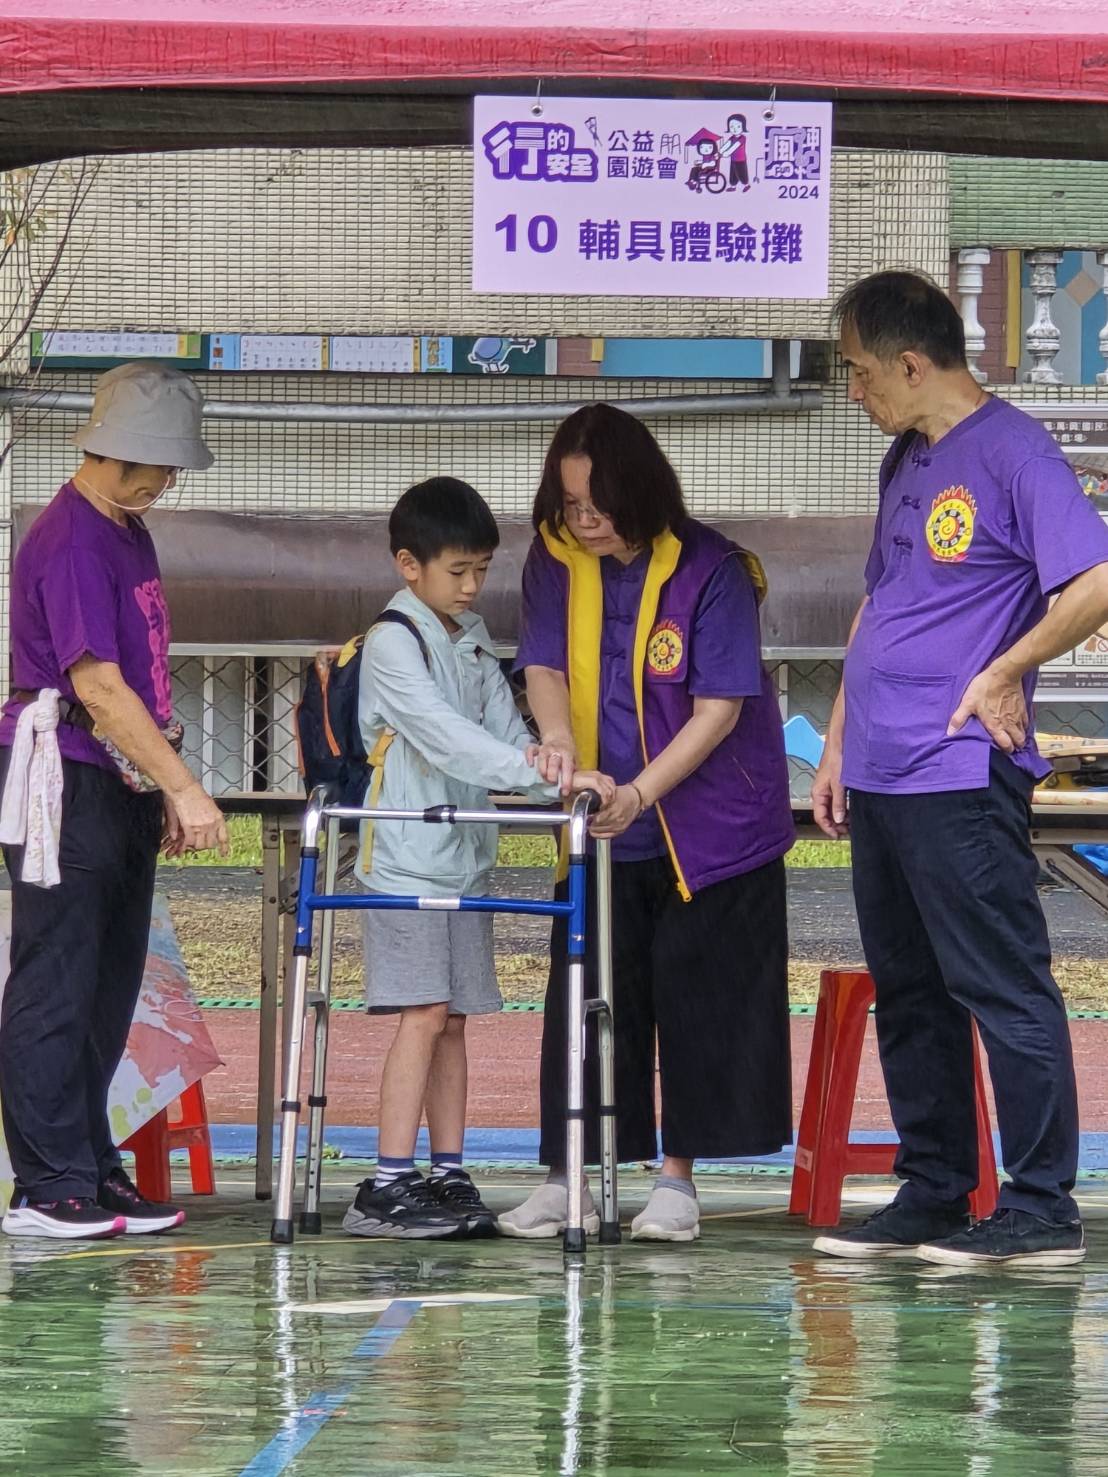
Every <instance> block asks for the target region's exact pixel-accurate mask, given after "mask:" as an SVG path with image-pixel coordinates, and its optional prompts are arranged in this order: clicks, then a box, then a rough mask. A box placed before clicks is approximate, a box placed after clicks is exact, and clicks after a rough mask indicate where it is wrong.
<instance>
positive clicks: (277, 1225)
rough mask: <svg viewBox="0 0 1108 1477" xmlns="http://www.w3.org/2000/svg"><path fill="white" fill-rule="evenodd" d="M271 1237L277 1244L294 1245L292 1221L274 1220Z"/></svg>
mask: <svg viewBox="0 0 1108 1477" xmlns="http://www.w3.org/2000/svg"><path fill="white" fill-rule="evenodd" d="M269 1239H270V1240H271V1241H272V1242H274V1243H275V1244H276V1245H277V1246H291V1245H292V1221H274V1222H273V1226H272V1228H271V1229H270V1232H269Z"/></svg>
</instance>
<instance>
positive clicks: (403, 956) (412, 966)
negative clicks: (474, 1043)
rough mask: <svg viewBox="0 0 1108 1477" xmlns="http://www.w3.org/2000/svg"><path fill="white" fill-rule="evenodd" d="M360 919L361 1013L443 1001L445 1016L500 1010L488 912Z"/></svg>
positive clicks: (393, 912) (383, 913) (371, 912)
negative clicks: (362, 953) (447, 1008)
mask: <svg viewBox="0 0 1108 1477" xmlns="http://www.w3.org/2000/svg"><path fill="white" fill-rule="evenodd" d="M362 919H363V924H364V928H363V934H362V937H363V940H364V944H365V1003H366V1009H367V1010H369V1011H371V1012H372V1013H374V1014H379V1015H386V1014H393V1013H395V1012H396V1011H398V1010H403V1009H404V1008H405V1006H409V1005H440V1004H442V1003H443V1002H444V1001H445V1002H447V1003H448V1004H449V1006H450V1013H451V1015H492V1014H494V1013H495V1012H496V1011H498V1010H500V1009H501V1008H502V1006H503V1004H504V1002H503V1000H502V999H501V998H500V989H499V987H498V986H497V983H496V967H495V965H494V963H493V950H492V914H491V913H446V912H444V913H435V912H428V913H417V912H410V913H409V912H406V911H400V910H398V909H392V908H388V909H384V908H383V909H381V910H380V911H378V910H377V909H374V908H370V909H367V910H366V912H364V913H363V914H362Z"/></svg>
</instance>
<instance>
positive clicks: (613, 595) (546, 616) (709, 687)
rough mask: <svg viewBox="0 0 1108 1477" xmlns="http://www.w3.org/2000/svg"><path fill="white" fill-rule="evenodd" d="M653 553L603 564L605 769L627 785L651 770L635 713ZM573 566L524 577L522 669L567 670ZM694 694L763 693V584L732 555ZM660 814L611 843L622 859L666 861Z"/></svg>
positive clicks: (717, 580)
mask: <svg viewBox="0 0 1108 1477" xmlns="http://www.w3.org/2000/svg"><path fill="white" fill-rule="evenodd" d="M649 567H650V555H649V553H648V552H645V551H644V552H643V553H642V554H640V555H639V556H638V558H637V559H634V560H632V561H631V563H630V564H621V563H620V562H619V560H618V559H612V558H608V557H606V558H603V559H601V561H600V576H601V583H602V585H603V590H604V623H603V626H602V628H601V633H600V715H599V735H598V736H599V741H600V758H599V763H600V768H601V770H602V771H603V773H605V774H609V775H611V777H612V778H613V779H614V780H615V781H616V783H617V784H621V785H622V784H627V783H628V782H629V781H631V780H633V779H635V778H636V777H637V776H638V775H639V774H641V772H642V770H643V766H644V761H643V751H642V739H641V737H640V734H639V720H638V717H637V715H636V713H635V689H634V680H633V665H634V651H635V626H636V622H637V619H638V613H639V605H640V602H641V600H642V592H643V585H644V583H645V581H646V573H647V570H648V568H649ZM567 591H568V581H567V577H566V571H565V569H564V568H563V567H562V566H561V565H558V564H553V563H552V561H550V560H546V559H543V560H539V559H534V558H531V559H528V561H527V563H526V565H525V567H524V571H523V604H522V609H521V612H520V636H519V650H518V652H517V654H516V669H517V670H522V669H523V668H524V667H550V668H552V669H553V670H554V671H559V672H565V671H566V598H567ZM688 684H689V691H690V693H692V695H693V696H694V697H718V698H738V697H754V696H756V695H757V694H758V693H760V692H761V690H762V653H761V646H760V640H759V627H758V603H757V599H756V597H755V594H754V587H753V585H752V584H751V582H750V578H749V576H748V575H747V573H746V571H745V569H744V568H743V567H742V565H741V563H740V562H739V560H738V559H727V560H725V561H724V563H723V564H721V565H720V567H719V569H718V570H717V571H716V573H715V574H714V575H713V576H712V578H711V580H710V581H709V582H708V586H707V588H706V589H705V591H704V594H703V596H702V597H701V600H700V605H699V607H698V609H697V612H696V617H695V619H694V621H693V626H692V635H691V639H690V642H689V665H688ZM665 854H666V842H665V837H664V835H663V834H662V827H661V823H660V822H659V820H658V814H657V811H656V810H654V809H653V808H651V809H650V810H647V811H646V812H645V813H644V814H643V815H642V816H641V817H640V818H639V819H638V820H637V821H636V822H635V824H634V825H633V826H631V827H630V828H629V829H628V830H626V831H625V832H624V833H623V835H622V836H617V837H616V838H615V840H614V841H613V842H612V856H613V857H614V858H616V859H617V860H619V861H645V860H647V859H648V858H650V857H658V856H665Z"/></svg>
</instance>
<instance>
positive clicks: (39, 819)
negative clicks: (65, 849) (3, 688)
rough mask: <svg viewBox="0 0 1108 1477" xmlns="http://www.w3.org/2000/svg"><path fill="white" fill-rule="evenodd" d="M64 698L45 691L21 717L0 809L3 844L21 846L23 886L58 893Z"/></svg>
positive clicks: (48, 689) (0, 838) (0, 835)
mask: <svg viewBox="0 0 1108 1477" xmlns="http://www.w3.org/2000/svg"><path fill="white" fill-rule="evenodd" d="M60 697H61V694H60V693H59V692H58V691H57V689H56V688H54V687H44V688H43V689H42V691H41V692H40V693H39V695H38V697H37V698H36V699H35V701H34V702H33V703H28V704H27V706H26V707H25V708H24V709H23V711H22V713H20V715H19V721H18V722H17V724H16V727H15V741H14V743H13V744H12V749H11V758H10V760H9V762H8V777H7V781H6V782H5V785H4V798H3V802H2V804H0V843H2V844H3V845H5V846H22V848H23V869H22V872H21V875H20V881H22V882H29V883H31V884H32V885H33V886H35V887H57V885H58V883H59V882H60V881H61V880H62V876H61V871H60V869H59V866H58V852H59V848H60V846H61V836H62V783H63V779H62V756H61V750H60V749H59V748H58V719H59V715H58V702H59V700H60Z"/></svg>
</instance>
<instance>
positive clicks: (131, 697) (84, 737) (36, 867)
mask: <svg viewBox="0 0 1108 1477" xmlns="http://www.w3.org/2000/svg"><path fill="white" fill-rule="evenodd" d="M200 418H201V399H200V395H199V392H198V391H197V389H196V387H195V386H194V385H193V384H192V382H191V381H190V380H189V379H188V378H186V376H185V375H183V374H180V373H179V372H178V371H176V370H173V369H169V368H166V367H165V366H163V365H160V364H153V363H137V364H124V365H121V366H120V367H119V368H118V369H113V370H112V371H111V372H110V373H108V374H106V375H104V376H103V377H102V378H101V379H100V380H99V382H98V384H97V388H96V396H95V400H94V402H93V407H92V413H91V415H90V417H89V420H88V423H87V424H86V425H84V426H82V427H81V428H80V429H79V430H78V431H77V432H76V434H75V435H74V437H73V441H74V444H75V445H76V446H77V447H79V448H80V450H81V451H83V452H84V459H83V461H82V462H81V465H80V468H79V469H78V471H77V472H76V473H75V474H74V476H73V477H72V478H71V479H70V481H68V482H67V483H66V484H65V485H64V486H63V487H62V488H61V489H60V490H59V492H58V493H57V495H56V496H55V497H54V499H53V501H52V502H51V503H50V504H49V506H48V507H47V508H46V509H45V510H44V511H43V512H42V514H41V515H40V516H39V517H38V519H37V520H36V521H35V523H34V525H33V526H32V528H31V529H30V531H29V533H28V534H27V536H26V538H25V539H24V541H23V543H22V544H21V546H20V548H19V551H18V553H17V554H16V557H15V562H14V566H13V570H12V585H11V668H12V695H11V697H10V698H9V700H8V703H7V704H6V706H5V708H4V711H3V716H2V718H0V775H2V777H3V786H4V798H3V809H2V813H0V840H2V841H3V842H4V843H5V844H4V858H5V861H6V863H7V867H8V872H9V874H10V876H11V886H12V937H11V969H10V973H9V976H8V982H7V986H6V988H5V991H4V1000H3V1010H2V1014H0V1099H2V1107H3V1122H4V1134H5V1137H6V1139H7V1145H8V1151H9V1153H10V1155H11V1160H12V1166H13V1171H14V1179H15V1184H14V1189H13V1193H12V1200H11V1205H10V1207H9V1209H8V1212H7V1214H6V1215H5V1216H4V1219H3V1229H4V1231H5V1232H7V1234H8V1235H11V1236H49V1237H56V1238H84V1237H90V1236H113V1235H119V1234H120V1233H122V1232H131V1233H135V1232H143V1231H145V1232H151V1231H164V1230H168V1229H169V1228H170V1227H172V1226H176V1225H179V1224H180V1223H181V1222H182V1221H183V1220H184V1214H183V1213H182V1212H181V1211H178V1210H177V1209H176V1208H175V1207H174V1206H171V1205H153V1204H151V1203H150V1202H149V1201H146V1200H144V1199H143V1197H142V1196H141V1195H139V1193H138V1191H137V1190H136V1189H135V1187H134V1185H133V1184H132V1183H131V1181H130V1179H129V1178H128V1177H127V1175H126V1174H125V1173H124V1171H123V1169H122V1167H121V1165H120V1158H119V1153H118V1151H117V1150H116V1148H115V1145H114V1144H113V1142H112V1136H111V1130H110V1125H109V1122H108V1114H107V1101H108V1089H109V1086H110V1084H111V1080H112V1077H113V1075H114V1073H115V1069H116V1067H117V1066H118V1064H119V1061H120V1059H121V1057H122V1055H123V1051H124V1048H125V1046H126V1042H127V1033H128V1030H129V1028H130V1024H131V1017H132V1015H133V1013H134V1008H135V1003H136V1001H137V999H138V994H139V989H140V986H141V983H142V976H143V967H144V964H145V960H146V949H147V941H148V937H149V932H150V910H151V903H152V898H153V891H154V870H155V864H156V860H157V855H158V850H159V846H160V844H161V843H163V842H164V843H165V846H166V849H167V852H169V853H170V854H178V853H180V852H182V851H199V850H205V849H208V848H210V847H219V848H220V849H222V850H224V851H225V850H226V844H227V834H226V828H225V826H224V823H223V819H222V817H221V815H220V812H219V810H218V808H217V807H216V805H215V802H214V801H213V800H212V798H211V797H210V796H209V795H208V794H207V793H206V792H205V791H204V789H203V788H202V786H201V785H200V784H199V782H198V781H197V780H196V779H195V777H194V776H193V775H192V774H191V773H190V772H189V770H188V769H186V768H185V765H184V764H183V763H182V761H181V759H180V757H179V756H178V753H177V749H178V748H179V747H180V741H179V735H180V729H179V727H178V726H176V725H174V723H173V709H172V695H171V688H170V677H169V618H168V612H167V610H166V605H165V599H164V596H163V594H162V586H161V579H160V576H159V571H158V560H157V556H156V554H155V552H154V545H153V542H152V540H151V538H150V535H149V533H148V532H147V530H146V528H145V527H144V525H143V522H142V517H141V515H142V514H143V513H144V512H146V510H147V509H148V508H150V507H152V506H153V505H154V503H156V502H157V500H158V499H159V498H160V497H161V496H162V494H163V493H165V492H166V491H168V490H169V488H171V487H172V486H173V485H174V483H175V481H176V478H177V473H178V471H179V470H180V469H182V468H186V467H187V468H192V469H195V470H203V469H205V468H207V467H210V466H211V464H212V456H211V453H210V452H209V451H208V448H207V447H206V446H205V445H204V442H203V441H202V440H201V436H200Z"/></svg>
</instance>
